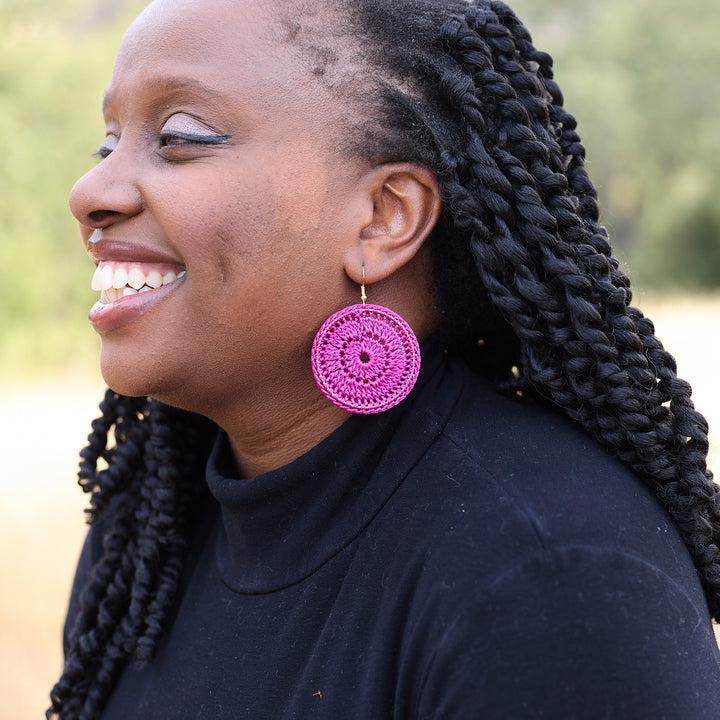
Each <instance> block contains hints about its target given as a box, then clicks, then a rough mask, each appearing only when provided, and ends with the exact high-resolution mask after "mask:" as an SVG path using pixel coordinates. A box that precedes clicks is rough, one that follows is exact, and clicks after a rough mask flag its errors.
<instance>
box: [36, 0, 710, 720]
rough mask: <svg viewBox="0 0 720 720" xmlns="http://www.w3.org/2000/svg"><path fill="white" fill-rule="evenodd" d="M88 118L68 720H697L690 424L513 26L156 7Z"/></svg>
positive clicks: (56, 698)
mask: <svg viewBox="0 0 720 720" xmlns="http://www.w3.org/2000/svg"><path fill="white" fill-rule="evenodd" d="M104 113H105V118H106V124H107V136H106V138H105V141H104V143H103V145H102V147H101V149H100V151H99V156H100V157H101V159H102V161H101V162H100V163H99V164H98V165H97V166H96V167H95V168H94V169H93V170H91V171H90V172H89V173H88V174H87V175H86V176H84V177H83V178H81V179H80V180H79V181H78V183H77V184H76V186H75V187H74V188H73V191H72V194H71V198H70V205H71V209H72V211H73V213H74V214H75V216H76V217H77V219H78V221H79V223H80V228H81V233H82V237H83V240H84V242H85V246H86V248H87V251H88V253H89V254H90V257H91V258H92V259H93V260H94V262H95V263H96V265H97V271H96V274H95V276H94V279H93V287H94V288H95V289H96V290H98V291H100V292H101V299H100V301H99V302H98V303H97V304H96V305H95V306H94V307H93V309H92V311H91V313H90V320H91V322H92V324H93V326H94V328H95V329H96V331H97V332H98V333H99V334H100V336H101V338H102V353H101V364H102V371H103V375H104V377H105V379H106V380H107V383H108V385H109V387H110V388H111V390H110V391H109V392H108V394H107V396H106V398H105V400H104V402H103V404H102V406H101V409H102V417H101V418H100V419H98V420H96V421H95V422H94V423H93V432H92V434H91V435H90V438H89V444H88V446H87V448H86V449H85V450H84V451H83V453H82V463H81V482H82V484H83V487H84V489H85V490H86V491H87V492H90V493H91V503H92V509H91V520H92V522H93V527H92V528H91V531H90V534H89V536H88V540H87V542H86V546H85V548H84V551H83V554H82V557H81V560H80V565H79V568H78V573H77V578H76V582H75V586H74V589H73V594H72V598H71V604H70V611H69V614H68V621H67V625H66V636H65V651H66V665H65V669H64V672H63V675H62V677H61V679H60V680H59V682H58V684H57V685H56V687H55V688H54V689H53V693H52V708H51V709H50V710H49V711H48V717H58V718H99V717H102V718H106V719H109V718H120V717H122V718H125V717H133V718H159V717H188V718H189V717H193V718H198V717H202V718H221V717H232V718H240V717H248V718H250V717H252V718H273V719H277V718H309V717H322V718H333V719H334V720H337V719H338V718H363V719H370V718H372V719H373V720H378V719H381V718H415V719H419V718H470V717H483V718H571V717H574V718H609V717H612V718H625V717H627V718H644V717H647V718H658V717H666V718H681V717H682V718H690V717H692V718H706V717H707V718H709V717H714V715H715V713H716V709H715V708H716V707H717V703H718V701H720V672H719V667H718V653H717V648H716V645H715V642H714V638H713V633H712V628H711V625H710V615H711V614H712V615H714V616H715V617H716V618H717V617H720V564H719V563H718V548H717V541H718V536H719V533H720V523H719V517H718V500H717V491H716V488H715V486H714V485H713V483H712V478H711V475H710V473H709V472H708V471H707V470H706V466H705V458H706V453H707V447H708V446H707V426H706V423H705V421H704V419H703V418H702V416H700V415H699V414H698V413H697V412H696V411H695V410H694V409H693V405H692V402H691V401H690V389H689V386H688V385H687V384H686V383H685V382H683V381H681V380H679V379H678V378H677V377H676V375H675V366H674V362H673V360H672V358H671V357H670V356H669V355H668V354H667V353H666V352H665V351H664V350H663V348H662V345H661V344H660V342H659V341H658V340H657V339H656V338H655V336H654V334H653V326H652V324H651V322H650V321H649V320H647V319H645V318H644V317H643V316H642V314H641V313H640V312H639V311H638V310H636V309H634V308H632V307H630V306H629V303H630V290H629V282H628V280H627V278H626V277H625V276H624V275H623V274H622V273H621V272H620V271H619V270H618V266H617V262H616V261H615V260H614V259H613V258H612V257H611V255H610V248H609V245H608V240H607V235H606V232H605V230H604V229H603V228H602V227H600V226H599V225H598V209H597V203H596V194H595V191H594V188H593V186H592V184H591V182H590V180H589V179H588V176H587V174H586V171H585V169H584V164H583V160H584V148H583V146H582V145H581V143H580V140H579V137H578V135H577V133H576V131H575V121H574V119H573V118H572V116H571V115H569V114H568V113H567V112H566V111H565V110H564V109H563V107H562V96H561V93H560V90H559V88H558V87H557V85H556V84H555V82H554V81H553V79H552V70H551V59H550V57H549V56H548V55H546V54H544V53H541V52H539V51H537V50H536V49H535V48H534V47H533V45H532V44H531V40H530V36H529V35H528V33H527V31H526V29H525V28H524V27H523V25H522V24H521V23H520V22H519V20H518V19H517V18H516V17H515V15H514V14H513V13H512V12H511V11H510V10H509V9H508V8H507V7H506V6H505V5H503V4H502V3H499V2H489V1H488V0H477V1H476V2H472V3H466V2H464V0H392V1H391V0H362V1H357V0H352V2H351V1H350V0H337V1H336V0H333V2H324V1H323V0H308V1H307V2H290V3H276V2H270V3H268V2H260V0H155V2H153V3H152V4H151V5H150V6H149V7H148V8H147V9H146V10H145V12H144V13H143V14H142V15H141V16H140V17H139V18H138V19H137V20H136V22H135V23H134V24H133V25H132V27H131V28H130V30H129V31H128V33H127V35H126V36H125V38H124V40H123V42H122V45H121V47H120V51H119V53H118V57H117V62H116V65H115V69H114V72H113V77H112V79H111V82H110V85H109V88H108V91H107V94H106V97H105V100H104ZM346 308H350V309H349V310H345V309H346ZM338 312H339V315H336V313H338ZM328 318H329V324H328V323H325V320H326V319H328ZM403 319H404V320H403ZM411 331H412V333H414V335H415V336H417V338H418V339H419V340H420V342H421V344H422V350H421V357H420V355H418V354H417V350H416V346H415V344H414V340H413V334H412V333H411ZM418 364H420V371H419V377H417V381H415V380H416V376H417V373H418ZM498 391H499V392H498ZM408 393H409V394H408ZM563 416H565V417H563ZM208 489H209V492H208ZM708 608H709V611H708Z"/></svg>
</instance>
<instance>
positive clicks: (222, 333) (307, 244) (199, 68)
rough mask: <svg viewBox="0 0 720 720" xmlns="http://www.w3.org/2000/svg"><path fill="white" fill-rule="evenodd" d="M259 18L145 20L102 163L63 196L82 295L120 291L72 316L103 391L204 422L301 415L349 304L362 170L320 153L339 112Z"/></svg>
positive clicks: (107, 106) (221, 7) (162, 9)
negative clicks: (92, 342) (86, 264)
mask: <svg viewBox="0 0 720 720" xmlns="http://www.w3.org/2000/svg"><path fill="white" fill-rule="evenodd" d="M272 5H273V3H263V2H261V0H243V1H242V2H239V1H237V0H235V1H232V0H157V2H155V3H153V4H152V5H151V6H150V7H149V8H148V9H147V10H146V11H145V13H143V15H141V16H140V18H139V19H138V20H137V21H136V22H135V24H134V25H133V26H132V27H131V28H130V30H129V31H128V33H127V35H126V36H125V38H124V40H123V42H122V45H121V47H120V50H119V53H118V56H117V61H116V65H115V69H114V72H113V76H112V79H111V82H110V85H109V87H108V91H107V94H106V97H105V101H104V115H105V120H106V126H107V137H106V139H105V141H104V143H103V147H102V150H101V154H102V155H103V156H104V159H102V160H101V161H100V162H99V164H98V165H97V166H96V167H95V168H94V169H92V170H91V171H90V172H89V173H88V174H87V175H85V176H84V177H83V178H81V179H80V180H79V181H78V182H77V184H76V185H75V187H74V188H73V190H72V193H71V196H70V206H71V209H72V212H73V213H74V215H75V216H76V217H77V219H78V220H79V222H80V226H81V232H82V237H83V240H84V242H85V245H86V247H87V249H88V252H89V253H90V256H91V257H92V259H93V260H94V261H95V262H96V264H99V270H98V272H97V273H96V276H95V278H96V279H95V281H94V285H95V288H96V289H101V288H103V287H107V285H108V284H109V283H110V282H114V284H115V285H119V286H120V287H119V288H117V290H116V289H110V290H105V292H104V293H103V298H102V301H101V302H100V303H99V304H97V305H96V306H95V307H94V308H93V310H92V311H91V314H90V318H91V321H92V323H93V325H94V327H95V329H96V330H97V332H98V333H99V334H100V336H101V338H102V353H101V365H102V371H103V375H104V376H105V379H106V381H107V382H108V384H109V385H110V386H111V387H112V388H113V389H115V390H116V391H118V392H121V393H124V394H130V395H139V394H143V395H145V394H149V395H153V396H155V397H157V398H159V399H161V400H164V401H165V402H168V403H170V404H174V405H177V406H179V407H184V408H186V409H191V410H195V411H197V412H201V413H204V414H207V415H209V416H211V417H213V418H214V419H218V418H221V417H222V416H223V413H226V412H229V411H230V407H229V404H234V405H235V409H237V407H238V406H239V407H243V408H245V409H246V410H247V409H249V408H251V407H252V403H253V402H255V403H256V404H257V403H259V402H261V400H260V399H259V398H260V397H264V398H268V397H273V393H278V394H279V393H283V392H286V393H292V394H294V395H295V396H296V397H297V398H298V399H299V401H301V402H305V403H306V404H307V402H308V398H307V397H306V396H308V395H311V400H312V401H313V402H314V401H315V400H314V398H315V395H314V393H317V397H318V399H319V392H317V391H316V389H315V388H314V384H313V383H312V375H311V371H310V363H309V352H310V346H311V343H312V338H313V335H314V333H315V332H316V331H317V328H318V327H319V326H320V325H321V324H322V322H323V320H324V319H325V317H327V316H328V315H329V314H331V313H332V312H333V311H335V310H337V309H339V308H340V307H342V306H343V305H345V304H348V303H351V302H357V299H358V297H359V289H358V288H357V287H356V286H354V285H353V284H352V283H351V282H350V281H349V280H348V279H347V276H346V275H345V273H344V271H343V261H344V253H345V247H346V246H347V243H348V242H353V239H356V238H357V236H358V234H359V232H360V231H361V229H362V227H363V225H364V224H365V223H366V222H367V220H368V218H367V217H366V215H367V202H366V201H367V197H366V194H365V196H363V192H362V182H361V181H362V178H363V177H364V175H365V174H366V173H367V171H368V170H369V167H368V166H367V165H366V164H365V163H364V162H363V161H360V160H357V161H354V160H351V159H348V157H347V156H344V155H341V154H340V151H339V150H337V147H338V146H339V145H341V143H340V142H339V141H340V140H341V138H340V137H339V134H338V132H336V131H335V130H334V128H337V127H341V126H342V123H341V121H340V117H341V112H342V107H341V106H340V103H339V102H337V101H335V100H334V99H333V97H332V95H331V94H330V93H329V91H327V90H326V89H325V87H324V86H323V85H322V83H321V82H318V81H317V80H316V79H315V78H314V76H313V74H312V72H311V70H310V69H309V67H308V66H306V65H305V64H304V63H303V62H301V61H299V60H298V59H297V53H296V52H295V51H294V49H293V47H292V46H291V45H288V44H285V43H284V42H282V41H281V40H279V39H278V37H277V33H275V34H273V30H272V28H273V27H274V26H275V25H277V19H276V18H275V17H274V16H273V12H272V11H271V10H270V9H269V7H270V6H272ZM176 276H177V279H175V280H174V281H173V278H174V277H176ZM163 278H164V284H161V285H159V283H161V282H163ZM157 285H159V287H154V286H157ZM137 289H140V292H134V290H137ZM117 296H119V297H120V299H114V298H115V297H117ZM259 388H262V392H261V393H260V392H258V389H259Z"/></svg>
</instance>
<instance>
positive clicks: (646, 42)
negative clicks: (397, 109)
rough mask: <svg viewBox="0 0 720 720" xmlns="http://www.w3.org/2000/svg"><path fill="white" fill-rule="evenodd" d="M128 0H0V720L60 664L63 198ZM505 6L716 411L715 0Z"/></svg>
mask: <svg viewBox="0 0 720 720" xmlns="http://www.w3.org/2000/svg"><path fill="white" fill-rule="evenodd" d="M238 2H241V0H238ZM144 4H145V3H144V0H124V1H121V0H114V1H113V0H53V2H50V1H49V0H0V34H1V35H2V41H0V278H1V279H0V511H1V512H2V517H1V521H0V578H1V580H0V583H1V586H0V697H2V699H3V700H2V702H1V703H0V720H18V719H24V718H40V717H41V716H42V713H43V711H44V709H45V707H46V705H47V693H48V691H49V689H50V687H51V685H52V683H53V682H54V680H55V679H56V678H57V675H58V672H59V670H60V662H61V652H60V627H61V623H62V618H63V614H64V608H65V604H66V601H67V594H68V590H69V584H70V581H71V575H72V571H73V566H74V563H75V560H76V558H77V553H78V551H79V547H80V544H81V542H82V537H83V535H84V532H85V528H84V525H83V516H82V508H83V507H84V498H83V496H82V493H81V491H80V490H79V489H78V488H77V486H76V485H75V465H76V455H77V450H78V449H79V447H80V446H81V445H82V444H83V441H84V437H85V435H86V434H87V430H88V426H89V421H90V419H91V418H92V417H93V416H94V414H95V408H96V406H97V402H98V401H99V399H100V397H101V395H102V392H103V386H102V380H101V378H100V376H99V373H98V370H97V361H96V356H97V351H98V343H97V340H96V338H95V337H94V335H93V333H92V331H91V330H90V329H89V327H88V325H87V321H86V316H87V311H88V309H89V307H90V305H91V304H92V303H93V302H94V300H95V293H93V292H92V291H91V290H90V275H91V266H90V263H89V261H88V260H87V258H86V257H85V254H84V252H83V251H82V247H81V244H80V240H79V236H78V234H77V231H76V227H75V222H74V220H73V219H72V217H71V215H70V213H69V211H68V210H67V202H66V198H67V194H68V191H69V189H70V187H71V186H72V183H73V181H74V180H75V179H76V178H77V177H78V176H79V175H81V174H82V173H83V172H84V171H86V170H87V169H88V168H89V167H91V165H92V162H93V160H92V159H91V153H92V152H93V151H94V150H96V149H97V148H98V147H99V145H100V144H101V142H102V139H103V136H104V131H103V125H102V121H101V116H100V100H101V97H102V93H103V90H104V87H105V85H106V83H107V80H108V78H109V75H110V72H111V69H112V62H113V55H114V51H115V49H116V47H117V43H118V41H119V39H120V37H121V34H122V31H123V29H124V27H126V25H127V24H128V22H129V20H130V19H131V18H132V16H133V15H135V14H136V12H137V11H138V10H139V9H140V8H141V7H142V6H143V5H144ZM512 5H513V7H514V8H515V9H516V10H517V11H518V14H520V16H521V17H523V18H524V19H525V20H526V22H527V24H528V25H529V26H530V28H531V31H532V33H533V37H534V40H535V43H536V45H537V46H538V47H540V48H541V49H545V50H549V51H551V53H552V54H553V56H554V58H555V67H556V79H557V80H558V81H559V83H560V85H561V87H562V88H563V90H564V93H565V98H566V106H567V107H568V109H569V110H570V111H571V112H572V113H573V114H575V115H576V117H577V118H578V120H579V123H580V131H581V134H582V136H583V139H584V141H585V144H586V146H587V148H588V159H589V168H590V172H591V175H592V177H593V179H594V181H595V182H596V184H597V185H598V187H599V190H600V194H601V202H602V204H603V213H604V214H603V222H604V224H605V225H607V227H608V228H609V229H610V231H611V235H612V237H613V239H614V244H615V247H616V251H617V254H618V255H619V256H620V258H621V260H622V262H623V265H624V266H625V267H626V269H627V270H628V271H629V272H630V274H631V276H632V278H633V282H634V285H635V288H636V290H635V298H634V301H635V303H636V304H638V305H639V306H640V307H641V308H642V309H643V310H644V311H645V312H646V314H648V315H650V316H651V317H652V318H653V319H654V320H655V322H656V327H657V330H658V334H659V336H660V337H661V338H662V339H663V341H664V343H665V345H666V347H668V348H669V349H670V350H671V351H672V352H673V354H675V356H676V357H677V359H678V364H679V369H680V373H681V375H683V376H684V377H686V378H688V379H689V380H690V381H691V382H692V384H693V387H694V388H695V398H696V403H697V405H698V407H699V408H700V409H701V410H702V411H703V412H704V413H705V414H706V415H707V416H708V418H709V419H710V421H711V427H717V426H720V387H718V382H717V381H716V379H715V372H716V368H715V366H716V365H717V363H718V356H719V353H720V202H719V201H718V198H720V132H718V117H720V80H719V79H718V76H717V68H718V67H720V44H718V42H717V38H718V37H719V36H720V35H719V34H720V3H718V2H717V0H684V2H682V3H678V2H677V1H676V0H633V2H632V3H629V2H627V0H603V2H596V1H595V0H517V1H516V2H514V3H512ZM712 440H713V446H714V447H713V450H712V452H711V465H712V466H714V468H715V470H716V473H717V472H718V470H720V463H719V457H718V449H717V443H718V435H717V433H714V434H713V435H712Z"/></svg>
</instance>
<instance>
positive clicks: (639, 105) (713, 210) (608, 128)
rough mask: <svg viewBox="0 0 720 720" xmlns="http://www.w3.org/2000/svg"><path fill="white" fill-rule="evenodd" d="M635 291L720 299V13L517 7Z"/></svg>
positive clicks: (571, 5) (672, 6) (672, 3)
mask: <svg viewBox="0 0 720 720" xmlns="http://www.w3.org/2000/svg"><path fill="white" fill-rule="evenodd" d="M511 4H512V5H513V7H514V8H515V9H516V11H517V12H518V14H520V15H521V16H522V17H523V18H524V19H525V20H526V22H527V23H528V25H529V26H530V29H531V31H532V34H533V39H534V41H535V44H536V46H537V47H539V48H540V49H542V50H547V51H548V52H550V54H551V55H552V56H553V58H554V60H555V78H556V80H557V81H558V82H559V84H560V86H561V87H562V89H563V93H564V95H565V104H566V107H567V109H568V110H569V111H570V112H571V113H573V114H574V115H575V116H576V118H577V119H578V121H579V130H580V134H581V136H582V138H583V142H584V144H585V146H586V148H587V159H588V169H589V171H590V175H591V177H592V179H593V181H594V182H595V184H596V186H597V187H598V191H599V194H600V200H601V207H602V211H603V216H602V220H603V223H604V224H605V225H606V226H607V227H608V229H609V230H610V234H611V237H612V239H613V245H614V247H615V249H616V251H617V253H618V254H620V255H624V256H625V257H626V258H627V259H628V260H629V265H630V268H631V270H632V272H631V276H632V278H633V281H634V282H635V284H639V285H640V286H642V287H649V288H653V289H657V290H664V291H676V290H685V291H688V290H689V291H708V290H716V289H718V288H720V202H719V200H718V198H720V125H719V123H718V119H719V118H720V76H719V75H718V67H719V66H720V43H719V42H718V38H719V37H720V3H718V2H717V0H683V2H678V1H677V0H633V1H632V2H628V1H627V0H603V2H594V1H590V0H517V1H516V2H511Z"/></svg>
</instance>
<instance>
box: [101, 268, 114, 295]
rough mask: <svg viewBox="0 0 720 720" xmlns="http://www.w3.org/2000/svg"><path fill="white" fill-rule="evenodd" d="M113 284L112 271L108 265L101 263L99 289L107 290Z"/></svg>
mask: <svg viewBox="0 0 720 720" xmlns="http://www.w3.org/2000/svg"><path fill="white" fill-rule="evenodd" d="M112 286H113V271H112V268H111V267H110V266H109V265H103V269H102V270H101V271H100V289H101V290H109V289H110V288H111V287H112Z"/></svg>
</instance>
